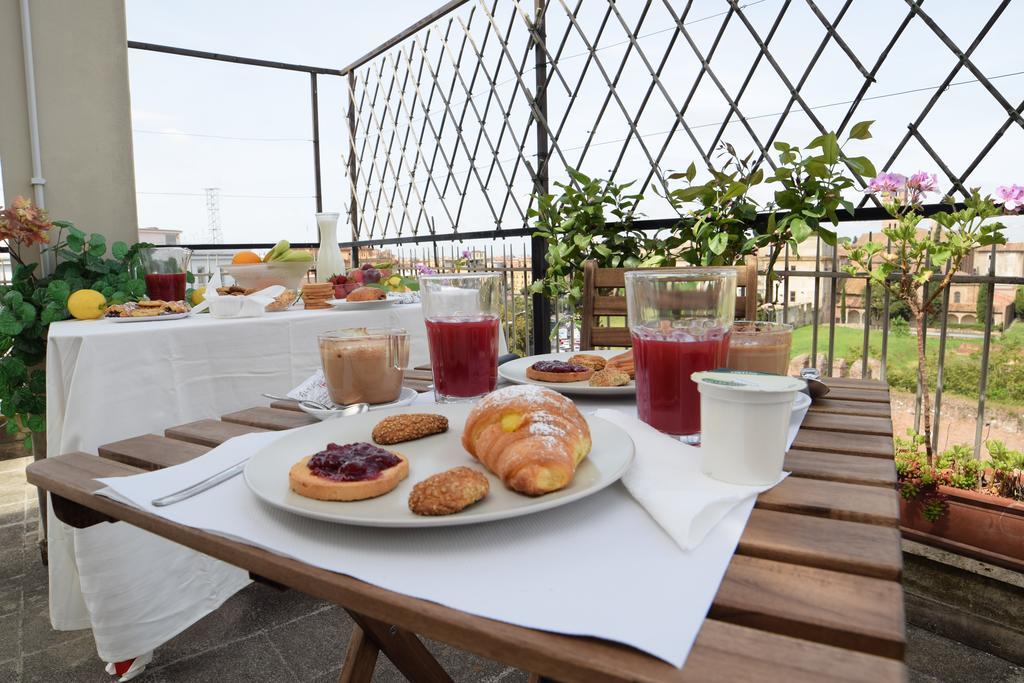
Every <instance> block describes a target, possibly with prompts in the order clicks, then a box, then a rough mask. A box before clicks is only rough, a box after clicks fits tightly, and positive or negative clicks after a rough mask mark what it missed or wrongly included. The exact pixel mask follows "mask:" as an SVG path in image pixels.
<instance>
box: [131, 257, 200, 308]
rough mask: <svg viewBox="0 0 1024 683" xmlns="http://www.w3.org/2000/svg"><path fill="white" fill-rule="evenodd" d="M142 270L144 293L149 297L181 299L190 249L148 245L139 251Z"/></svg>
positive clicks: (183, 292) (183, 295)
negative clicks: (144, 285)
mask: <svg viewBox="0 0 1024 683" xmlns="http://www.w3.org/2000/svg"><path fill="white" fill-rule="evenodd" d="M139 256H140V257H141V262H142V272H143V273H145V277H146V294H147V295H148V296H149V298H150V299H154V300H155V299H162V300H163V301H183V300H184V299H185V273H186V272H187V271H188V266H189V263H190V262H191V260H192V250H191V249H186V248H185V247H150V248H148V249H143V250H142V251H141V252H139Z"/></svg>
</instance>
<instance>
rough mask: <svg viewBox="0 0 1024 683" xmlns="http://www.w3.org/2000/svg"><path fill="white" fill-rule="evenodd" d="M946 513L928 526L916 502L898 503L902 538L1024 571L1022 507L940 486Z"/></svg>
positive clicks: (1019, 503) (995, 497) (1023, 515)
mask: <svg viewBox="0 0 1024 683" xmlns="http://www.w3.org/2000/svg"><path fill="white" fill-rule="evenodd" d="M939 491H940V492H941V493H943V494H944V495H945V496H946V503H947V504H948V506H949V510H948V512H947V513H946V514H944V515H943V516H942V517H941V518H940V519H939V520H938V521H936V522H929V521H928V520H927V519H925V518H924V516H923V515H922V514H921V506H920V504H919V503H918V502H917V501H909V502H908V501H906V500H904V499H902V498H901V499H900V529H901V531H902V532H903V536H904V537H906V538H908V539H910V540H913V541H919V542H921V543H927V544H928V545H933V546H936V547H938V548H944V549H946V550H950V551H953V552H957V553H960V554H962V555H967V556H969V557H974V558H976V559H979V560H983V561H985V562H990V563H992V564H996V565H1000V566H1002V567H1007V568H1009V569H1014V570H1016V571H1024V503H1021V502H1018V501H1015V500H1012V499H1010V498H1002V497H1000V496H991V495H987V494H983V493H977V492H975V491H965V490H963V489H954V488H950V487H948V486H940V487H939Z"/></svg>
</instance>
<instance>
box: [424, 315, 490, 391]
mask: <svg viewBox="0 0 1024 683" xmlns="http://www.w3.org/2000/svg"><path fill="white" fill-rule="evenodd" d="M426 323H427V345H428V346H429V347H430V367H431V369H432V370H433V372H434V391H435V393H436V394H437V395H438V397H439V399H441V400H443V398H444V397H446V396H450V397H453V398H472V397H474V396H483V395H484V394H486V393H488V392H490V391H494V387H495V385H496V384H497V382H498V318H497V317H496V316H479V317H474V318H433V319H428V320H427V321H426Z"/></svg>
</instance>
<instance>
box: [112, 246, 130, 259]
mask: <svg viewBox="0 0 1024 683" xmlns="http://www.w3.org/2000/svg"><path fill="white" fill-rule="evenodd" d="M110 255H111V256H113V257H114V258H116V259H118V260H123V259H124V257H125V256H127V255H128V245H127V244H125V243H124V242H114V243H113V244H112V245H110Z"/></svg>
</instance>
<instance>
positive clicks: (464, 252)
mask: <svg viewBox="0 0 1024 683" xmlns="http://www.w3.org/2000/svg"><path fill="white" fill-rule="evenodd" d="M472 256H473V253H472V252H471V251H470V250H469V249H463V250H462V258H464V259H469V258H471V257H472Z"/></svg>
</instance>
